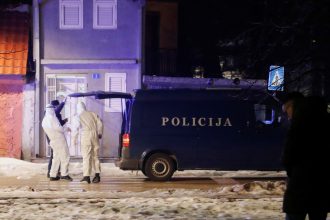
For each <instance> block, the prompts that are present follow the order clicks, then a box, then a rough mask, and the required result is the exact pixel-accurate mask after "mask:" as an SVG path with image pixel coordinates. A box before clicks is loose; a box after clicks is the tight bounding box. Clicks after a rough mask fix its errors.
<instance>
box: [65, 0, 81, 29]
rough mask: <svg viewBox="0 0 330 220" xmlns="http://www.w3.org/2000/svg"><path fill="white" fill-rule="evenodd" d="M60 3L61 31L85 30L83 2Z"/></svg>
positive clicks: (77, 0) (67, 0)
mask: <svg viewBox="0 0 330 220" xmlns="http://www.w3.org/2000/svg"><path fill="white" fill-rule="evenodd" d="M59 1H60V4H59V5H60V16H59V17H60V29H82V28H83V0H59Z"/></svg>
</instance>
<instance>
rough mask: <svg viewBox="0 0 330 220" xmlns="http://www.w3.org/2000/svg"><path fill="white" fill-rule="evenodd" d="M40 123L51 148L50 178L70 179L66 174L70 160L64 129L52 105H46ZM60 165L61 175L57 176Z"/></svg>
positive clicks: (52, 179)
mask: <svg viewBox="0 0 330 220" xmlns="http://www.w3.org/2000/svg"><path fill="white" fill-rule="evenodd" d="M41 125H42V128H43V129H44V131H45V133H46V135H47V136H48V138H49V144H50V146H52V149H53V161H52V167H51V169H50V174H49V175H50V180H51V181H55V180H59V179H64V180H69V181H72V178H71V177H70V176H69V175H68V167H69V161H70V155H69V148H68V144H67V142H66V139H65V135H64V129H63V127H62V126H61V124H60V122H59V121H58V119H57V118H56V115H55V109H54V106H52V105H47V106H46V113H45V116H44V118H43V120H42V123H41ZM60 166H61V176H57V172H58V169H59V167H60Z"/></svg>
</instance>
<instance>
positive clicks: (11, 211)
mask: <svg viewBox="0 0 330 220" xmlns="http://www.w3.org/2000/svg"><path fill="white" fill-rule="evenodd" d="M46 170H47V164H45V163H41V164H40V163H39V164H38V163H30V162H26V161H21V160H16V159H11V158H0V181H4V180H5V178H6V177H8V178H13V179H16V181H27V180H29V179H30V178H34V177H35V176H43V178H44V176H45V174H46ZM102 173H104V174H106V175H107V176H110V177H114V178H121V177H132V178H133V177H134V178H135V177H142V176H143V175H142V174H141V173H140V172H138V173H137V172H130V171H121V170H120V169H118V168H117V167H115V166H114V165H113V164H112V163H104V164H102ZM70 175H72V176H81V175H82V164H81V163H71V164H70ZM176 175H177V176H215V177H242V176H243V177H247V176H260V177H266V176H284V175H285V174H284V173H283V172H257V171H237V172H222V171H184V172H178V173H177V174H176ZM32 180H33V179H31V181H32ZM27 182H29V181H27ZM54 184H56V182H55V183H54ZM284 189H285V182H284V181H276V182H267V181H256V182H251V183H246V184H241V185H229V186H219V187H218V188H215V189H210V190H201V189H170V188H165V189H148V190H146V191H142V192H141V191H140V192H133V191H122V190H117V191H116V190H113V191H109V192H99V191H92V190H85V189H84V190H80V191H77V190H76V189H75V190H70V189H64V190H63V189H62V190H54V189H44V190H39V189H37V188H33V187H31V186H29V184H26V185H24V186H20V187H10V186H6V187H0V219H34V220H39V219H40V220H41V219H79V220H80V219H221V220H234V219H235V220H236V219H237V220H238V219H241V220H243V219H256V220H279V219H284V214H283V213H282V211H281V206H282V195H283V192H284Z"/></svg>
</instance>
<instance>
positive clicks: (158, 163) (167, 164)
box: [144, 153, 174, 181]
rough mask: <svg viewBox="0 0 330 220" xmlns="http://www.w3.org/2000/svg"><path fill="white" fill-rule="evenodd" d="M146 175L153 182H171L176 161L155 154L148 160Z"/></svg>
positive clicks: (165, 155) (145, 169)
mask: <svg viewBox="0 0 330 220" xmlns="http://www.w3.org/2000/svg"><path fill="white" fill-rule="evenodd" d="M144 173H145V174H146V176H147V177H149V179H151V180H153V181H167V180H170V179H171V177H172V175H173V173H174V161H173V159H172V158H171V157H169V156H168V155H167V154H163V153H155V154H153V155H151V156H150V157H149V158H148V160H147V162H146V164H145V167H144Z"/></svg>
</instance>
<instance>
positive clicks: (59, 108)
mask: <svg viewBox="0 0 330 220" xmlns="http://www.w3.org/2000/svg"><path fill="white" fill-rule="evenodd" d="M65 102H66V99H64V101H63V102H61V103H60V102H59V101H58V100H53V101H51V103H50V104H51V105H52V106H54V108H55V115H56V118H57V119H58V121H59V122H60V124H61V126H63V125H65V123H67V121H68V119H67V118H66V119H62V115H61V111H62V109H63V107H64V105H65ZM46 138H47V142H48V143H49V138H48V137H47V135H46ZM52 161H53V149H52V148H50V157H49V162H48V172H47V177H48V178H49V173H50V169H51V167H52Z"/></svg>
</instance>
